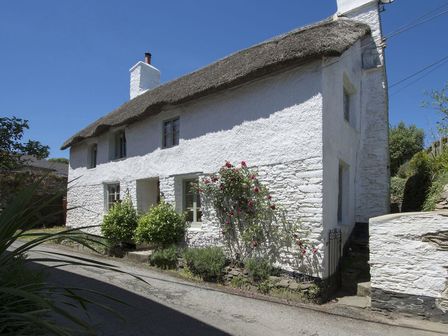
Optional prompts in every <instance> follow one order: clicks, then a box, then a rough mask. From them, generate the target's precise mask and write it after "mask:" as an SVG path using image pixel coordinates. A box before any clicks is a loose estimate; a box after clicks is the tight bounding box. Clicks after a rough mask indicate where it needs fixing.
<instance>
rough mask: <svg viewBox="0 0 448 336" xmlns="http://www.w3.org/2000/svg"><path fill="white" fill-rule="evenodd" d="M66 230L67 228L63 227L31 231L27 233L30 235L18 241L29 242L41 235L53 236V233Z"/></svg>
mask: <svg viewBox="0 0 448 336" xmlns="http://www.w3.org/2000/svg"><path fill="white" fill-rule="evenodd" d="M66 229H67V228H66V227H65V226H53V227H51V228H41V229H32V230H29V231H28V233H30V234H31V235H29V236H24V237H21V238H20V240H25V241H31V240H33V239H36V238H39V237H41V236H42V233H46V234H53V233H58V232H62V231H64V230H66ZM33 234H34V235H33ZM52 242H54V241H52Z"/></svg>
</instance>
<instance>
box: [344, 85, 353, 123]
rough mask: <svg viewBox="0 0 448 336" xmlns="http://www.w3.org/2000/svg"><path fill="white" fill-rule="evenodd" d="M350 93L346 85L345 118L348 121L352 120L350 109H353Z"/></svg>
mask: <svg viewBox="0 0 448 336" xmlns="http://www.w3.org/2000/svg"><path fill="white" fill-rule="evenodd" d="M350 98H351V97H350V93H349V92H348V90H347V89H346V88H345V87H344V103H343V104H344V119H345V120H346V121H348V122H351V116H350V112H351V111H350V110H351V102H350V100H351V99H350Z"/></svg>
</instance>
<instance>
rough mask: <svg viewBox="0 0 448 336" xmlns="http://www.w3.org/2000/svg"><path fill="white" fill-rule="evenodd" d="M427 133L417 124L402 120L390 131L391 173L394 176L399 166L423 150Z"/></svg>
mask: <svg viewBox="0 0 448 336" xmlns="http://www.w3.org/2000/svg"><path fill="white" fill-rule="evenodd" d="M424 137H425V133H424V132H423V130H422V129H420V128H417V127H416V126H415V125H410V126H406V125H405V123H404V122H402V121H401V122H400V123H399V124H398V125H397V126H395V127H391V128H390V131H389V153H390V173H391V175H392V176H394V175H395V174H396V173H397V171H398V168H399V167H400V166H401V165H402V164H403V163H405V162H406V161H408V160H410V159H411V158H412V157H413V156H414V154H416V153H418V152H420V151H422V150H423V140H424Z"/></svg>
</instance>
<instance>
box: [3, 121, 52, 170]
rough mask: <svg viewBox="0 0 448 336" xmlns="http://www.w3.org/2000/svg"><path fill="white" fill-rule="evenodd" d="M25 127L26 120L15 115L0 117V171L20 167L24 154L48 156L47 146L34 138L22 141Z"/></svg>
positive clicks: (40, 156)
mask: <svg viewBox="0 0 448 336" xmlns="http://www.w3.org/2000/svg"><path fill="white" fill-rule="evenodd" d="M27 129H29V125H28V120H24V119H20V118H16V117H11V118H8V117H1V118H0V171H5V170H11V169H16V168H18V167H20V166H21V165H22V164H23V163H24V158H23V157H24V156H25V155H33V156H35V157H37V158H38V159H44V158H46V157H48V154H49V147H48V146H44V145H42V144H41V143H40V142H39V141H34V140H28V142H23V140H22V138H23V133H24V132H25V130H27Z"/></svg>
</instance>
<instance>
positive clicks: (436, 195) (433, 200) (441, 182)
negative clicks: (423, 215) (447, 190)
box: [423, 171, 448, 211]
mask: <svg viewBox="0 0 448 336" xmlns="http://www.w3.org/2000/svg"><path fill="white" fill-rule="evenodd" d="M447 184H448V171H446V172H444V173H442V174H439V175H437V177H436V178H435V179H434V181H433V182H432V184H431V187H430V188H429V190H428V193H427V196H426V200H425V203H423V210H424V211H432V210H435V208H436V204H437V202H438V201H439V200H440V198H441V196H442V192H443V188H444V187H445V186H446V185H447Z"/></svg>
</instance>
